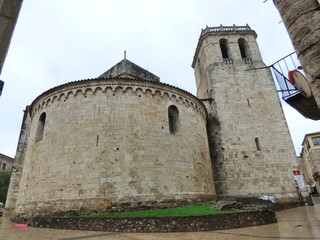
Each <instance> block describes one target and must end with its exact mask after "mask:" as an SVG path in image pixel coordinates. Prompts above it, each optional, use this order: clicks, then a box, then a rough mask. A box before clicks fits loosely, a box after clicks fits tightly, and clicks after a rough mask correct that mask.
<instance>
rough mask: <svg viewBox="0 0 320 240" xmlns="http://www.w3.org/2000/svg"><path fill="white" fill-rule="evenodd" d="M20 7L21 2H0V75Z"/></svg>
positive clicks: (13, 0)
mask: <svg viewBox="0 0 320 240" xmlns="http://www.w3.org/2000/svg"><path fill="white" fill-rule="evenodd" d="M21 5H22V0H0V43H1V44H0V74H1V71H2V68H3V64H4V60H5V58H6V55H7V51H8V48H9V45H10V41H11V37H12V34H13V30H14V28H15V25H16V22H17V19H18V15H19V12H20V8H21Z"/></svg>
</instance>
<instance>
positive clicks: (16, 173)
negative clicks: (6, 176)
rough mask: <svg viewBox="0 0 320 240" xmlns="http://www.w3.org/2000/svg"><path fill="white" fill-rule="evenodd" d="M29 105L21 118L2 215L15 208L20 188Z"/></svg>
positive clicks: (28, 125) (28, 127) (27, 136)
mask: <svg viewBox="0 0 320 240" xmlns="http://www.w3.org/2000/svg"><path fill="white" fill-rule="evenodd" d="M28 113H29V107H28V106H27V107H26V109H25V110H24V115H23V120H22V124H21V129H20V136H19V141H18V147H17V152H16V156H15V162H14V165H13V169H12V174H11V178H10V185H9V189H8V196H7V201H6V206H5V212H4V216H10V215H11V214H12V213H13V211H14V210H15V206H16V202H17V197H18V193H19V190H20V181H21V176H22V171H23V164H24V159H25V153H26V151H27V146H28V138H29V134H30V124H31V120H30V116H29V114H28Z"/></svg>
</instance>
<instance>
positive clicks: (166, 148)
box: [16, 79, 215, 213]
mask: <svg viewBox="0 0 320 240" xmlns="http://www.w3.org/2000/svg"><path fill="white" fill-rule="evenodd" d="M172 105H174V106H176V107H177V109H178V111H179V114H178V115H179V116H178V120H177V122H176V127H177V131H176V132H174V133H170V131H169V124H168V108H169V106H172ZM44 113H45V115H43V114H44ZM29 114H30V118H31V126H30V135H29V139H28V146H27V151H26V153H25V160H24V164H23V172H22V177H21V184H20V189H19V194H18V197H17V204H16V211H17V213H23V212H30V213H32V212H51V211H67V210H74V209H76V210H77V209H80V208H83V209H87V210H98V211H99V210H103V209H105V208H108V206H110V205H111V204H114V203H125V202H147V201H166V200H181V199H191V200H192V199H211V200H212V199H215V190H214V184H213V176H212V172H211V163H210V156H209V147H208V140H207V133H206V109H205V107H204V106H203V104H202V103H201V101H199V100H198V99H197V98H196V97H194V96H193V95H191V94H189V93H187V92H185V91H183V90H181V89H178V88H174V87H171V86H169V85H166V84H161V83H154V82H148V81H141V80H132V79H130V80H129V79H93V80H84V81H78V82H72V83H69V84H65V85H62V86H59V87H56V88H54V89H51V90H49V91H47V92H45V93H43V94H42V95H40V96H39V97H38V98H37V99H36V100H35V101H34V102H33V103H32V104H31V106H30V109H29ZM43 116H45V119H44V121H43ZM43 122H44V127H43V125H42V124H43ZM41 126H42V127H43V129H42V130H43V132H42V136H41V137H40V136H39V135H41V131H40V132H39V129H41ZM39 127H40V128H39Z"/></svg>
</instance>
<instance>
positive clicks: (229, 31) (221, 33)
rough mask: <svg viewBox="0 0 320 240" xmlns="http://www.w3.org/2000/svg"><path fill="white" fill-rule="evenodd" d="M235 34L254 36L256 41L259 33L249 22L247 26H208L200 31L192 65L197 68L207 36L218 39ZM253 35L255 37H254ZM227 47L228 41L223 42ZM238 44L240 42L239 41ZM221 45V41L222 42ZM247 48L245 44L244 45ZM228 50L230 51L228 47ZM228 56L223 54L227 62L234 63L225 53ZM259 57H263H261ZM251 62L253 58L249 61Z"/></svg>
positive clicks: (253, 39) (253, 38)
mask: <svg viewBox="0 0 320 240" xmlns="http://www.w3.org/2000/svg"><path fill="white" fill-rule="evenodd" d="M234 36H238V37H245V38H247V37H249V36H250V38H252V41H254V42H255V39H256V38H257V33H256V32H255V31H254V30H252V29H251V28H250V26H249V25H248V24H247V25H245V26H236V25H233V26H222V25H220V26H219V27H208V26H207V27H206V28H205V29H202V30H201V33H200V37H199V41H198V45H197V48H196V51H195V54H194V57H193V61H192V65H191V66H192V67H193V68H195V65H196V62H197V59H198V56H199V52H200V50H201V46H203V42H204V41H205V40H206V39H207V38H210V37H211V38H218V39H223V38H229V37H231V38H233V37H234ZM252 36H253V37H252ZM222 44H223V45H224V46H225V47H226V48H229V46H228V44H227V42H225V43H222ZM237 44H238V43H237ZM220 45H221V42H220ZM242 45H243V46H244V45H246V43H243V44H242ZM244 48H245V46H244ZM226 51H229V50H227V49H226ZM225 55H228V56H223V58H226V59H225V60H227V63H233V60H232V58H230V56H229V54H225ZM244 58H247V57H243V56H242V59H244ZM259 59H261V57H259ZM249 62H250V63H251V59H250V61H249Z"/></svg>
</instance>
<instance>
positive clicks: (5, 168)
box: [0, 153, 14, 172]
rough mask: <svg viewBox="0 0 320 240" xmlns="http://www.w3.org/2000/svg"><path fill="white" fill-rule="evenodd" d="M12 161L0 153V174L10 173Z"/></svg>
mask: <svg viewBox="0 0 320 240" xmlns="http://www.w3.org/2000/svg"><path fill="white" fill-rule="evenodd" d="M13 163H14V159H13V158H11V157H8V156H6V155H4V154H1V153H0V172H11V170H12V166H13Z"/></svg>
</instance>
